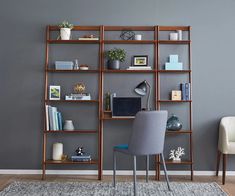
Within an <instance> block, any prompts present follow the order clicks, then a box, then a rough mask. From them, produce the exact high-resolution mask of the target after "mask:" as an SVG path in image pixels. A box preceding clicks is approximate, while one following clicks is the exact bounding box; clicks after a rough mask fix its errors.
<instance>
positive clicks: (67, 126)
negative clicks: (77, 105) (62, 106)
mask: <svg viewBox="0 0 235 196" xmlns="http://www.w3.org/2000/svg"><path fill="white" fill-rule="evenodd" d="M64 130H66V131H73V130H74V126H73V121H72V120H66V121H65V123H64Z"/></svg>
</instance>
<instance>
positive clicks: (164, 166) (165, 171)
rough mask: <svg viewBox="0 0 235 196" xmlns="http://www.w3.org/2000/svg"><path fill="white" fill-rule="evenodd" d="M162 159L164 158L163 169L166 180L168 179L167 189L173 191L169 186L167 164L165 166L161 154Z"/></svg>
mask: <svg viewBox="0 0 235 196" xmlns="http://www.w3.org/2000/svg"><path fill="white" fill-rule="evenodd" d="M161 158H162V163H163V169H164V173H165V178H166V182H167V187H168V190H169V191H171V188H170V185H169V178H168V175H167V170H166V164H165V159H164V156H163V153H161Z"/></svg>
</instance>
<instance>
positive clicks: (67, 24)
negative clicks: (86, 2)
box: [58, 21, 73, 29]
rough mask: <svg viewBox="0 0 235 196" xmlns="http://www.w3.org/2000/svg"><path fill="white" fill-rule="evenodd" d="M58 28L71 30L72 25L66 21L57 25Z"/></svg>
mask: <svg viewBox="0 0 235 196" xmlns="http://www.w3.org/2000/svg"><path fill="white" fill-rule="evenodd" d="M58 26H59V27H60V28H69V29H72V28H73V24H71V23H69V22H68V21H63V22H62V23H61V24H59V25H58Z"/></svg>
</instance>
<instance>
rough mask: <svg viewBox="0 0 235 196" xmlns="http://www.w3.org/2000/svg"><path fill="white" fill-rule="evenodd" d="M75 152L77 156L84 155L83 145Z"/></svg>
mask: <svg viewBox="0 0 235 196" xmlns="http://www.w3.org/2000/svg"><path fill="white" fill-rule="evenodd" d="M75 152H76V153H77V156H82V155H83V154H84V152H83V147H80V146H78V148H77V150H76V151H75Z"/></svg>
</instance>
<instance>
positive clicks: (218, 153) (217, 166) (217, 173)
mask: <svg viewBox="0 0 235 196" xmlns="http://www.w3.org/2000/svg"><path fill="white" fill-rule="evenodd" d="M220 157H221V152H220V151H219V150H218V152H217V164H216V176H218V175H219V165H220Z"/></svg>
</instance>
